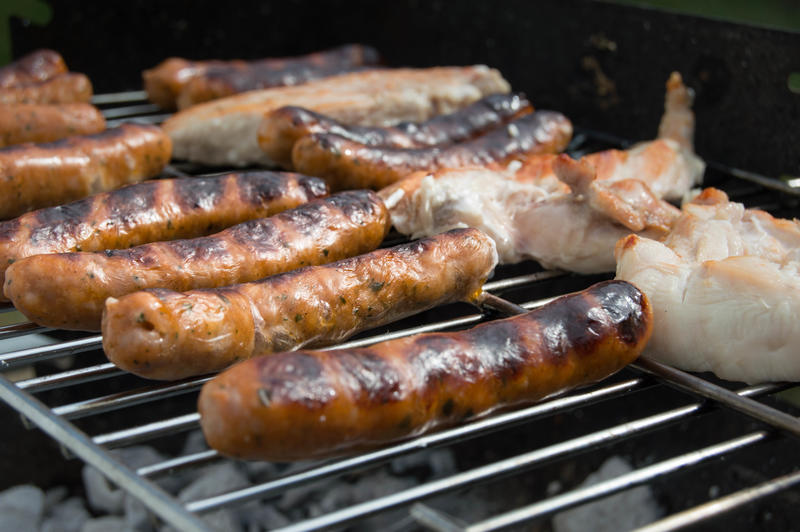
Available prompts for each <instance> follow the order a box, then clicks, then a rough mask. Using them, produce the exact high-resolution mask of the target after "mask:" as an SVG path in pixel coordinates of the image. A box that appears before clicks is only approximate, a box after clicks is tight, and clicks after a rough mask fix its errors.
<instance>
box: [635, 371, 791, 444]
mask: <svg viewBox="0 0 800 532" xmlns="http://www.w3.org/2000/svg"><path fill="white" fill-rule="evenodd" d="M633 366H634V367H637V368H641V369H643V370H644V371H647V372H649V373H653V374H656V375H658V376H659V377H661V378H662V379H664V380H665V381H666V382H668V383H670V384H673V385H675V386H678V387H680V388H682V389H684V390H688V391H689V392H691V393H693V394H697V395H700V396H702V397H705V398H707V399H712V400H714V401H717V402H718V403H720V404H723V405H725V406H727V407H728V408H732V409H734V410H736V411H738V412H741V413H743V414H746V415H748V416H750V417H752V418H755V419H757V420H759V421H762V422H764V423H767V424H769V425H771V426H773V427H775V428H777V429H780V430H782V431H784V432H787V433H789V434H791V435H792V436H795V437H800V419H799V418H796V417H794V416H792V415H790V414H787V413H785V412H781V411H780V410H777V409H775V408H772V407H771V406H768V405H765V404H763V403H759V402H757V401H753V400H752V399H748V398H746V397H742V396H740V395H738V394H736V393H735V392H732V391H730V390H727V389H725V388H723V387H721V386H717V385H716V384H713V383H711V382H708V381H706V380H703V379H701V378H699V377H695V376H694V375H690V374H689V373H686V372H685V371H681V370H679V369H675V368H672V367H670V366H667V365H664V364H661V363H660V362H656V361H655V360H652V359H650V358H648V357H644V356H643V357H639V359H638V360H637V361H636V362H635V363H634V364H633Z"/></svg>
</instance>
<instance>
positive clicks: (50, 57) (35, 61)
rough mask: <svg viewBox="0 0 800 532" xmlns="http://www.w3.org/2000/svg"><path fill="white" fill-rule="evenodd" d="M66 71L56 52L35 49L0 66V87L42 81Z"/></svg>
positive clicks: (61, 59)
mask: <svg viewBox="0 0 800 532" xmlns="http://www.w3.org/2000/svg"><path fill="white" fill-rule="evenodd" d="M65 72H67V65H66V64H65V63H64V59H63V58H62V57H61V55H60V54H59V53H58V52H54V51H53V50H36V51H34V52H31V53H29V54H27V55H25V56H23V57H20V58H19V59H17V60H16V61H14V62H12V63H11V64H8V65H6V66H4V67H2V68H0V87H11V86H13V85H19V84H21V83H35V82H37V81H44V80H46V79H50V78H52V77H54V76H57V75H59V74H63V73H65Z"/></svg>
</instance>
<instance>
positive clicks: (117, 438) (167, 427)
mask: <svg viewBox="0 0 800 532" xmlns="http://www.w3.org/2000/svg"><path fill="white" fill-rule="evenodd" d="M199 422H200V414H198V413H196V412H195V413H192V414H184V415H182V416H176V417H172V418H168V419H163V420H160V421H155V422H153V423H148V424H146V425H139V426H138V427H132V428H129V429H124V430H118V431H116V432H110V433H107V434H101V435H99V436H94V437H93V438H92V441H93V442H94V443H95V445H100V446H105V447H107V448H114V447H123V446H125V445H131V444H134V443H139V442H142V441H146V440H149V439H152V438H157V437H159V436H164V435H171V434H177V433H179V432H184V431H187V430H191V429H193V428H195V427H196V426H197V424H198V423H199Z"/></svg>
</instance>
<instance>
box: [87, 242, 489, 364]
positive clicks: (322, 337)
mask: <svg viewBox="0 0 800 532" xmlns="http://www.w3.org/2000/svg"><path fill="white" fill-rule="evenodd" d="M496 261H497V254H496V251H495V246H494V241H492V240H491V239H490V238H488V237H487V236H486V235H484V234H483V233H481V232H480V231H478V230H476V229H457V230H454V231H450V232H448V233H443V234H441V235H437V236H434V237H431V238H426V239H423V240H419V241H415V242H411V243H408V244H402V245H399V246H395V247H393V248H387V249H380V250H377V251H373V252H371V253H367V254H365V255H360V256H358V257H353V258H350V259H344V260H341V261H338V262H334V263H331V264H327V265H324V266H310V267H306V268H302V269H300V270H294V271H291V272H287V273H283V274H280V275H275V276H272V277H268V278H266V279H263V280H261V281H257V282H252V283H246V284H240V285H235V286H229V287H224V288H217V289H206V290H193V291H190V292H184V293H179V292H173V291H170V290H161V289H156V290H147V291H142V292H136V293H133V294H128V295H127V296H123V297H121V298H119V299H114V298H109V299H108V300H106V308H105V312H104V313H103V323H102V330H103V347H104V348H105V351H106V355H107V356H108V358H109V359H110V360H111V361H112V362H114V363H115V364H117V365H118V366H120V367H121V368H123V369H126V370H128V371H131V372H133V373H136V374H138V375H141V376H144V377H149V378H156V379H179V378H182V377H187V376H190V375H199V374H204V373H209V372H211V371H216V370H220V369H222V368H224V367H226V366H229V365H230V364H232V363H234V362H236V361H238V360H242V359H245V358H250V357H252V356H255V355H261V354H267V353H273V352H280V351H285V350H287V349H297V348H300V347H304V346H323V345H330V344H332V343H335V342H338V341H341V340H343V339H345V338H347V337H349V336H351V335H353V334H355V333H357V332H359V331H362V330H365V329H369V328H371V327H377V326H379V325H382V324H386V323H389V322H391V321H394V320H398V319H400V318H403V317H405V316H408V315H411V314H414V313H416V312H421V311H423V310H426V309H429V308H432V307H434V306H436V305H440V304H445V303H449V302H454V301H462V300H468V299H470V298H473V297H476V296H477V295H478V294H479V293H480V290H481V286H482V285H483V282H484V281H485V280H486V278H487V277H488V276H489V274H490V273H491V271H492V270H493V268H494V265H495V264H496Z"/></svg>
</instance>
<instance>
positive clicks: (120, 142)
mask: <svg viewBox="0 0 800 532" xmlns="http://www.w3.org/2000/svg"><path fill="white" fill-rule="evenodd" d="M171 153H172V142H171V141H170V139H169V137H168V136H167V135H166V134H165V133H164V132H163V131H161V129H160V128H159V127H157V126H146V125H138V124H123V125H121V126H120V127H116V128H113V129H107V130H105V131H103V132H102V133H97V134H95V135H87V136H80V137H69V138H66V139H63V140H60V141H56V142H52V143H49V144H40V145H34V144H25V145H22V146H12V147H10V148H6V149H3V150H0V219H3V218H11V217H14V216H19V215H20V214H22V213H24V212H27V211H30V210H33V209H39V208H42V207H50V206H51V205H58V204H61V203H66V202H68V201H73V200H76V199H80V198H85V197H86V196H89V195H91V194H95V193H97V192H103V191H106V190H112V189H115V188H119V187H121V186H123V185H127V184H129V183H136V182H138V181H142V180H144V179H148V178H150V177H155V176H157V175H158V174H159V173H161V171H162V170H163V169H164V166H166V164H167V163H168V162H169V159H170V155H171Z"/></svg>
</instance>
